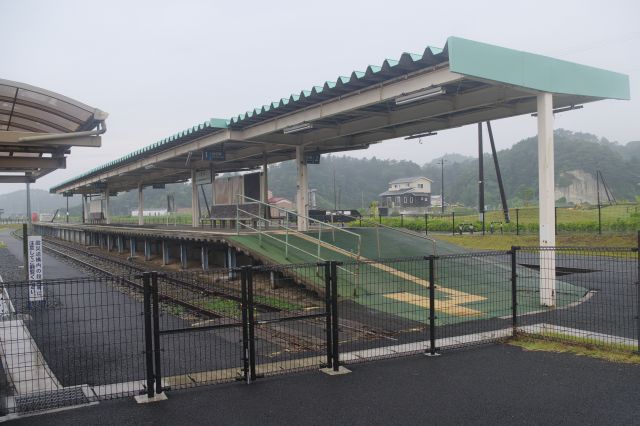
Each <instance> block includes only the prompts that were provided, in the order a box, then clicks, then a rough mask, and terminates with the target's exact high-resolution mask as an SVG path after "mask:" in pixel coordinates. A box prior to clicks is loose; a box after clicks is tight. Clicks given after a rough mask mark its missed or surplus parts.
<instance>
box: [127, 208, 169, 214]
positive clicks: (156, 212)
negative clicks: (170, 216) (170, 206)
mask: <svg viewBox="0 0 640 426" xmlns="http://www.w3.org/2000/svg"><path fill="white" fill-rule="evenodd" d="M166 214H167V209H159V210H142V216H164V215H166ZM131 216H138V210H131Z"/></svg>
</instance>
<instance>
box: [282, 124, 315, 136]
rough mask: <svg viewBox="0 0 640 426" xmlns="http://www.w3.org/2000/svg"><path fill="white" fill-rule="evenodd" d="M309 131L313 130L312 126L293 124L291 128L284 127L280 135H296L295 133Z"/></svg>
mask: <svg viewBox="0 0 640 426" xmlns="http://www.w3.org/2000/svg"><path fill="white" fill-rule="evenodd" d="M310 129H313V124H311V123H300V124H295V125H293V126H289V127H285V128H284V129H282V133H284V134H285V135H287V134H289V133H297V132H302V131H304V130H310Z"/></svg>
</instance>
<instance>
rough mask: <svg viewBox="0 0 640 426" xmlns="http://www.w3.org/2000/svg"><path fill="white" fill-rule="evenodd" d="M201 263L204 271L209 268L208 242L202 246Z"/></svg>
mask: <svg viewBox="0 0 640 426" xmlns="http://www.w3.org/2000/svg"><path fill="white" fill-rule="evenodd" d="M200 263H201V265H202V270H203V271H208V270H209V247H208V246H207V245H206V244H203V245H202V246H201V247H200Z"/></svg>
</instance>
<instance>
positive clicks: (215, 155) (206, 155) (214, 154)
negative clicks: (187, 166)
mask: <svg viewBox="0 0 640 426" xmlns="http://www.w3.org/2000/svg"><path fill="white" fill-rule="evenodd" d="M202 159H203V160H205V161H225V156H224V151H202Z"/></svg>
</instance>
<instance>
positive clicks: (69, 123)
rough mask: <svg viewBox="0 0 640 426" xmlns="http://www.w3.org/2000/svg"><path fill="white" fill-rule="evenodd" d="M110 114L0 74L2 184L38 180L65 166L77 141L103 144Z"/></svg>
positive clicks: (78, 143) (78, 142)
mask: <svg viewBox="0 0 640 426" xmlns="http://www.w3.org/2000/svg"><path fill="white" fill-rule="evenodd" d="M106 118H107V114H106V113H105V112H103V111H100V110H99V109H96V108H93V107H90V106H88V105H85V104H83V103H81V102H78V101H76V100H73V99H71V98H68V97H66V96H63V95H60V94H58V93H54V92H51V91H49V90H45V89H41V88H39V87H35V86H31V85H28V84H24V83H19V82H16V81H10V80H4V79H0V173H2V174H0V183H18V182H34V181H35V180H36V179H37V178H39V177H41V176H43V175H45V174H47V173H50V172H51V171H53V170H55V169H58V168H64V167H65V165H66V162H65V155H66V154H68V153H69V148H70V147H71V146H93V147H99V146H100V145H101V140H100V136H99V135H100V134H102V133H104V131H105V130H106V127H105V120H106ZM94 129H95V130H94Z"/></svg>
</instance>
